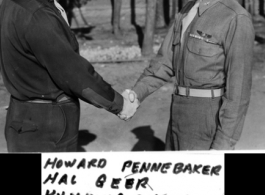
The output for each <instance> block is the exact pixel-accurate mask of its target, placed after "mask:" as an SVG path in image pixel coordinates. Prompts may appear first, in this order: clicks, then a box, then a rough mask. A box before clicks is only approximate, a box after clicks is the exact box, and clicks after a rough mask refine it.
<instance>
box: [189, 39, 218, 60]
mask: <svg viewBox="0 0 265 195" xmlns="http://www.w3.org/2000/svg"><path fill="white" fill-rule="evenodd" d="M187 47H188V50H189V51H190V52H191V53H194V54H197V55H201V56H208V57H211V56H215V55H217V54H219V53H220V52H221V48H220V46H219V45H214V44H211V43H207V42H205V41H203V40H200V39H195V38H192V37H189V40H188V44H187Z"/></svg>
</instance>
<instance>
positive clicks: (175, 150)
mask: <svg viewBox="0 0 265 195" xmlns="http://www.w3.org/2000/svg"><path fill="white" fill-rule="evenodd" d="M264 10H265V3H264V0H0V72H1V74H0V153H44V154H46V155H48V156H49V154H50V155H51V158H49V157H47V156H46V157H45V158H44V159H45V160H43V163H44V164H45V163H48V164H47V167H50V168H51V169H54V167H55V169H56V168H57V169H59V168H60V167H61V166H63V165H64V166H66V168H67V166H68V165H69V163H70V164H71V166H73V167H75V168H76V166H77V169H79V168H80V169H82V168H85V167H86V168H89V167H97V168H104V167H105V166H106V165H107V161H108V162H109V164H113V163H114V162H113V161H115V159H116V160H117V163H120V166H119V165H117V164H116V165H113V166H112V165H110V167H113V170H114V167H115V166H117V167H118V169H119V168H120V167H122V166H124V167H123V168H124V170H125V168H126V167H127V168H128V169H131V172H130V171H128V175H122V176H121V177H124V178H123V179H117V178H116V179H115V178H114V179H113V180H112V183H111V182H110V183H111V184H110V186H111V188H113V189H118V186H119V185H121V186H123V188H124V190H125V191H126V189H128V188H129V189H131V188H133V181H132V180H130V179H128V178H127V180H126V179H125V177H130V176H131V175H135V174H136V175H138V176H139V173H141V171H143V172H144V170H146V172H148V171H150V170H152V167H153V166H154V167H155V168H154V170H157V171H158V172H159V171H160V173H162V174H164V173H167V171H171V172H173V173H176V172H177V174H178V173H179V172H178V170H181V171H183V173H184V176H183V182H184V181H185V180H186V179H187V178H186V177H187V176H186V175H185V172H187V173H188V175H190V174H191V175H193V174H192V173H197V174H198V175H199V174H200V173H201V175H210V176H212V177H211V178H213V177H214V176H215V177H216V178H218V179H219V180H220V178H221V179H222V178H223V176H224V175H223V174H224V173H223V171H224V170H223V168H224V167H223V156H222V152H225V151H227V152H233V151H238V152H242V151H246V150H247V151H250V152H252V151H253V152H255V151H262V150H264V149H265V142H264V137H265V120H264V119H265V11H264ZM116 152H117V153H116ZM154 152H155V153H154ZM190 152H194V153H193V154H194V158H196V156H197V157H198V156H199V157H198V159H196V160H194V162H192V160H191V159H190V158H189V157H188V156H185V155H188V154H191V155H192V153H190ZM197 152H198V153H197ZM119 153H120V155H124V156H131V159H130V160H131V161H129V162H127V161H126V159H125V158H124V157H123V158H120V159H119ZM205 153H208V154H210V155H213V156H212V157H216V159H219V160H220V161H219V162H220V164H218V162H215V161H214V160H213V159H211V158H209V156H208V157H205V156H204V155H205ZM57 154H58V155H59V156H56V155H57ZM90 154H91V157H89V155H90ZM99 154H102V155H103V156H106V157H107V160H106V159H105V160H106V161H104V160H102V159H101V158H100V156H99ZM112 154H113V157H112V158H111V156H112ZM154 154H157V156H158V157H157V158H158V159H156V157H155V156H154ZM61 155H62V156H61ZM71 155H72V156H71ZM159 155H160V156H161V157H159ZM174 155H176V156H175V157H174ZM183 155H184V156H183ZM214 155H216V156H214ZM60 156H61V160H59V157H60ZM75 156H76V159H74V157H75ZM82 156H83V157H84V158H85V160H84V159H82ZM93 156H95V158H93V159H92V157H93ZM140 156H141V158H140ZM162 156H163V157H162ZM169 156H171V157H169ZM178 156H179V158H180V159H179V160H177V161H175V159H176V157H178ZM220 156H222V157H220ZM87 158H91V159H87ZM102 158H103V157H102ZM148 158H149V159H150V162H149V163H148V162H147V161H146V160H148ZM160 158H161V159H160ZM163 158H164V160H163ZM181 158H183V162H182V161H181ZM51 159H53V161H51ZM65 159H66V160H65ZM137 159H138V161H139V159H140V161H141V159H142V161H141V162H140V161H139V162H138V161H137ZM203 159H204V160H205V159H211V160H209V164H208V165H207V163H206V164H204V161H203ZM200 160H202V161H200ZM77 161H78V162H77ZM84 161H87V162H84ZM134 161H135V162H134ZM136 161H137V162H136ZM160 161H161V162H160ZM169 161H170V162H169ZM210 161H211V162H210ZM125 162H127V164H126V163H125ZM102 163H103V164H102ZM123 163H125V164H123ZM156 163H157V164H156ZM159 163H160V164H159ZM192 163H193V164H192ZM196 163H197V164H196ZM114 164H115V163H114ZM122 164H123V165H122ZM153 164H155V165H153ZM103 165H104V166H103ZM83 166H84V167H83ZM157 166H158V167H157ZM58 167H59V168H58ZM110 167H108V169H109V170H111V168H110ZM42 168H43V170H44V169H45V168H44V167H42ZM199 169H201V170H199ZM53 171H54V170H53ZM181 171H180V172H181ZM200 171H201V172H200ZM70 172H71V171H70ZM47 174H48V173H47ZM54 174H55V175H49V174H48V176H47V175H46V176H45V178H43V179H44V180H45V181H46V183H49V182H51V181H52V182H51V183H54V182H55V180H56V179H57V180H58V182H55V183H57V184H58V183H59V185H60V184H66V183H67V180H69V182H68V183H71V182H72V184H73V185H74V184H75V183H76V177H77V176H73V177H72V178H70V177H69V178H68V177H67V176H65V175H63V176H61V177H60V178H59V176H58V175H56V173H54ZM58 174H59V173H58ZM219 176H220V177H219ZM57 177H58V178H57ZM80 177H81V176H80ZM82 177H83V176H82ZM196 177H197V176H195V177H192V180H194V181H195V180H196ZM144 178H145V179H138V183H137V179H135V185H134V188H135V189H139V188H141V187H142V188H143V190H146V189H148V190H151V191H150V192H148V193H146V192H145V191H143V192H141V193H143V194H155V191H153V187H152V186H151V184H150V183H148V181H147V179H146V178H147V177H144ZM203 178H204V177H203ZM197 179H198V180H200V177H199V176H198V178H197ZM170 180H171V179H170ZM106 181H109V179H108V180H107V177H106V175H105V176H104V175H102V177H101V178H99V180H98V182H99V183H98V184H99V186H100V185H101V184H100V182H101V183H102V186H103V183H104V182H106ZM122 181H124V182H125V185H124V183H123V184H120V182H122ZM126 182H129V183H126ZM157 183H158V184H159V181H157ZM184 183H185V182H184ZM213 183H215V182H213ZM217 183H218V182H217ZM149 184H150V185H149ZM108 185H109V184H108ZM183 185H184V186H185V184H183ZM124 186H125V187H124ZM126 186H127V187H128V188H127V187H126ZM221 186H222V185H221ZM99 188H101V187H99ZM169 188H170V187H169ZM216 188H218V189H219V192H218V194H220V195H221V194H223V191H222V190H223V188H221V189H220V186H216ZM73 189H74V187H73ZM212 190H215V189H212ZM136 191H137V190H136ZM117 192H118V191H117ZM64 193H65V192H62V191H61V192H56V191H55V190H54V191H46V192H44V193H43V194H46V195H55V194H64ZM67 193H68V192H66V194H67ZM83 193H84V194H86V195H87V194H89V195H90V194H93V192H88V191H84V192H83ZM100 193H101V192H97V194H100ZM133 193H135V192H133ZM133 193H132V194H133ZM157 193H158V194H160V193H161V194H166V193H167V194H172V193H170V192H164V191H163V190H162V191H159V192H157ZM76 194H77V192H76ZM81 194H82V193H81ZM81 194H80V195H81ZM114 194H115V193H114ZM116 194H118V193H116ZM120 194H123V193H122V192H121V193H120ZM125 194H126V193H125ZM127 194H129V193H127ZM173 194H174V193H173ZM183 194H190V195H191V194H196V193H194V192H192V191H187V192H183ZM199 194H207V192H206V191H202V192H201V193H199ZM209 194H212V193H209ZM64 195H65V194H64Z"/></svg>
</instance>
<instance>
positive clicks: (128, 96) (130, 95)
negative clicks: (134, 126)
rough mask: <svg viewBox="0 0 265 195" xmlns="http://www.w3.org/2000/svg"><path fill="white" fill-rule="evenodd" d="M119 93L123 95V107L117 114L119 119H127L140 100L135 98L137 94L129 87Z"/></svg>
mask: <svg viewBox="0 0 265 195" xmlns="http://www.w3.org/2000/svg"><path fill="white" fill-rule="evenodd" d="M121 95H122V96H123V100H124V103H123V109H122V111H121V112H120V113H119V114H118V116H119V118H120V119H122V120H125V121H127V120H129V119H130V118H132V117H133V115H134V114H135V112H136V110H137V108H138V107H139V105H140V102H139V100H138V99H137V94H136V93H135V92H134V91H132V90H130V89H126V90H125V91H124V92H122V94H121Z"/></svg>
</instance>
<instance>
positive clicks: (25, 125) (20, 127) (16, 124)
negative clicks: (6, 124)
mask: <svg viewBox="0 0 265 195" xmlns="http://www.w3.org/2000/svg"><path fill="white" fill-rule="evenodd" d="M10 127H11V128H12V129H14V130H15V131H17V132H18V133H20V134H21V133H25V132H34V131H37V129H38V128H37V125H35V124H34V123H32V122H29V121H26V122H25V121H24V122H20V121H12V122H11V124H10Z"/></svg>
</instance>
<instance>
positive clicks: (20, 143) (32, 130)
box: [5, 97, 80, 152]
mask: <svg viewBox="0 0 265 195" xmlns="http://www.w3.org/2000/svg"><path fill="white" fill-rule="evenodd" d="M79 119H80V105H79V101H78V99H76V100H73V101H70V102H69V101H68V102H64V103H29V102H23V101H19V100H16V99H14V98H12V97H11V98H10V105H9V108H8V112H7V117H6V127H5V136H6V141H7V149H8V152H74V151H76V150H77V138H78V129H79Z"/></svg>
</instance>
